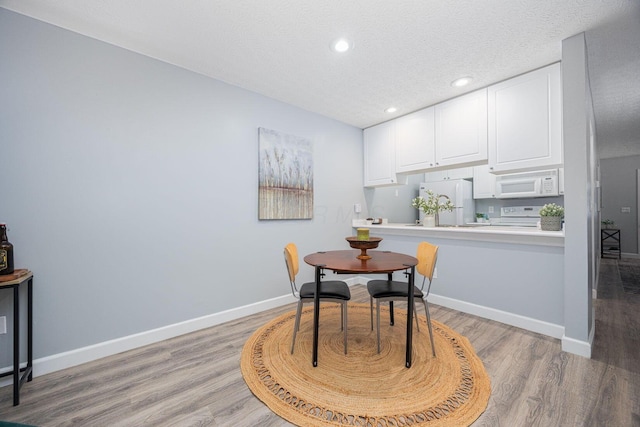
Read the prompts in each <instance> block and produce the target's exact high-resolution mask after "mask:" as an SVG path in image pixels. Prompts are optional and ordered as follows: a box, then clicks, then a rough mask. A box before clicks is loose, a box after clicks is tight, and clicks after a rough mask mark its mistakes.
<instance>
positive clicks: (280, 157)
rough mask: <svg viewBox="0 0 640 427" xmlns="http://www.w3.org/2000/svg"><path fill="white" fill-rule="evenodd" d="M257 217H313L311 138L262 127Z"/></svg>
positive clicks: (260, 129) (260, 133) (260, 130)
mask: <svg viewBox="0 0 640 427" xmlns="http://www.w3.org/2000/svg"><path fill="white" fill-rule="evenodd" d="M258 130H259V145H260V154H259V158H260V166H259V189H258V197H259V203H258V205H259V207H258V219H311V218H313V147H312V144H311V141H310V140H308V139H305V138H301V137H298V136H294V135H287V134H284V133H281V132H278V131H274V130H270V129H265V128H259V129H258Z"/></svg>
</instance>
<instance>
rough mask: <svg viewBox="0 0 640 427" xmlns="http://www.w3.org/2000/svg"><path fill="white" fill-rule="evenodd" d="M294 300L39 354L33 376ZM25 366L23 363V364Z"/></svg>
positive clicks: (285, 298)
mask: <svg viewBox="0 0 640 427" xmlns="http://www.w3.org/2000/svg"><path fill="white" fill-rule="evenodd" d="M344 281H345V282H347V284H348V285H349V286H351V285H353V284H355V283H358V282H357V280H356V279H354V278H351V279H344ZM294 302H296V299H295V298H294V297H293V295H291V294H287V295H284V296H280V297H276V298H272V299H269V300H265V301H260V302H257V303H253V304H248V305H245V306H242V307H237V308H233V309H230V310H225V311H221V312H219V313H214V314H210V315H207V316H202V317H198V318H196V319H191V320H186V321H184V322H179V323H175V324H173V325H167V326H164V327H162V328H157V329H152V330H149V331H145V332H140V333H138V334H133V335H129V336H126V337H121V338H117V339H114V340H110V341H104V342H101V343H98V344H94V345H90V346H87V347H82V348H77V349H74V350H70V351H66V352H64V353H58V354H54V355H51V356H46V357H42V358H39V359H35V360H34V361H33V375H34V376H40V375H45V374H48V373H51V372H56V371H59V370H62V369H66V368H71V367H73V366H77V365H81V364H83V363H87V362H91V361H94V360H97V359H101V358H103V357H107V356H112V355H114V354H118V353H122V352H123V351H128V350H133V349H135V348H138V347H142V346H145V345H149V344H153V343H156V342H159V341H163V340H166V339H169V338H174V337H177V336H180V335H184V334H188V333H191V332H195V331H199V330H201V329H205V328H210V327H212V326H216V325H219V324H221V323H225V322H228V321H231V320H236V319H239V318H241V317H245V316H249V315H251V314H256V313H260V312H262V311H265V310H269V309H272V308H276V307H280V306H283V305H285V304H290V303H294ZM23 366H26V363H24V364H23ZM9 371H11V367H10V366H7V367H5V368H2V369H0V373H1V372H9ZM12 382H13V379H12V378H11V377H10V376H9V377H6V378H3V379H2V380H0V387H4V386H6V385H9V384H11V383H12Z"/></svg>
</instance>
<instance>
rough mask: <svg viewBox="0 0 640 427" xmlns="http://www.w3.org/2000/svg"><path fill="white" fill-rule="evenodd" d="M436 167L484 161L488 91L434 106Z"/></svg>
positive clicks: (470, 94)
mask: <svg viewBox="0 0 640 427" xmlns="http://www.w3.org/2000/svg"><path fill="white" fill-rule="evenodd" d="M435 126H436V153H435V157H436V166H437V167H441V166H446V165H468V166H473V165H476V164H481V163H484V162H486V161H487V89H482V90H478V91H475V92H471V93H469V94H466V95H463V96H460V97H458V98H454V99H452V100H450V101H446V102H443V103H441V104H438V105H436V106H435Z"/></svg>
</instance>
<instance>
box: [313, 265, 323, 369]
mask: <svg viewBox="0 0 640 427" xmlns="http://www.w3.org/2000/svg"><path fill="white" fill-rule="evenodd" d="M321 270H322V267H320V266H316V292H315V294H314V295H313V366H314V367H316V366H318V323H319V318H320V275H321Z"/></svg>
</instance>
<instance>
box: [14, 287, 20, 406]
mask: <svg viewBox="0 0 640 427" xmlns="http://www.w3.org/2000/svg"><path fill="white" fill-rule="evenodd" d="M19 404H20V286H19V285H15V286H14V287H13V406H18V405H19Z"/></svg>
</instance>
